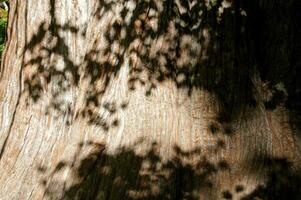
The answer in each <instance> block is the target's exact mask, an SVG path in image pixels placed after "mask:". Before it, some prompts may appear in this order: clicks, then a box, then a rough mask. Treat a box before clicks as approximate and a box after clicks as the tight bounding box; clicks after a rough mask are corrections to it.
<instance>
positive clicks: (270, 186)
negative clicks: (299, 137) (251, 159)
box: [242, 157, 301, 200]
mask: <svg viewBox="0 0 301 200" xmlns="http://www.w3.org/2000/svg"><path fill="white" fill-rule="evenodd" d="M258 162H259V163H261V164H262V166H263V172H264V174H263V175H264V176H265V177H266V181H265V184H264V185H260V186H258V187H257V188H256V189H255V190H254V191H253V192H252V193H251V194H249V195H247V196H245V197H243V198H242V200H255V199H264V200H265V199H268V200H276V199H277V200H286V199H294V200H297V199H301V173H300V170H296V169H294V168H293V167H292V163H290V162H289V161H288V160H287V159H286V158H271V157H261V158H260V157H259V158H256V163H258ZM254 167H258V166H254ZM254 171H255V169H254ZM255 173H256V171H255Z"/></svg>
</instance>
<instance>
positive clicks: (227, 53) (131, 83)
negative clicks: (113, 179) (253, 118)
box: [24, 0, 301, 132]
mask: <svg viewBox="0 0 301 200" xmlns="http://www.w3.org/2000/svg"><path fill="white" fill-rule="evenodd" d="M96 2H97V8H96V9H95V13H94V16H93V17H94V18H96V19H97V20H99V21H100V20H102V19H104V18H106V17H108V16H109V15H110V14H112V13H115V14H114V17H113V18H109V21H108V24H107V26H105V27H103V28H102V30H101V31H102V32H103V36H101V37H100V38H97V40H96V41H95V44H94V45H93V47H92V49H89V50H88V52H86V55H85V56H84V58H83V60H82V61H81V62H80V63H75V62H74V61H72V60H71V58H70V55H69V51H70V50H69V49H70V47H69V46H68V45H67V43H66V42H65V39H64V38H63V37H61V36H60V34H59V32H71V33H73V34H76V35H81V36H82V37H83V38H85V37H87V34H86V32H85V31H86V30H80V29H79V28H77V27H75V26H72V25H70V24H69V23H66V24H62V25H61V24H59V23H58V20H57V17H56V14H55V4H56V2H55V0H50V16H51V22H50V24H49V25H47V23H46V22H43V23H41V24H40V27H39V30H38V32H37V33H36V34H35V35H34V36H33V37H32V38H31V39H30V41H29V43H28V44H27V46H26V48H25V53H26V52H30V51H33V50H34V49H35V48H36V47H38V52H39V53H38V55H37V57H34V58H32V59H31V60H29V61H28V62H26V64H25V66H24V68H25V69H26V67H27V66H28V67H33V66H35V67H36V70H31V71H32V74H31V75H30V76H28V78H27V79H25V92H27V93H28V94H29V96H30V97H31V98H32V99H33V100H34V101H37V100H38V99H39V98H40V97H41V95H42V92H43V91H44V90H47V87H46V86H47V85H48V84H49V83H50V81H51V82H52V84H54V85H56V86H55V87H54V88H56V89H54V91H52V92H51V93H52V97H53V98H52V102H51V103H50V107H52V108H54V109H55V110H59V111H61V112H66V110H70V112H69V113H71V115H73V116H82V117H84V118H88V121H89V122H91V123H94V122H95V121H98V122H96V123H94V124H98V125H99V124H106V123H107V122H104V120H103V117H102V116H101V115H99V113H98V112H96V111H95V108H96V110H97V109H99V108H100V107H101V106H102V104H103V102H102V96H103V95H104V93H105V92H106V90H107V88H108V86H109V83H110V81H111V80H113V79H114V78H115V77H116V75H117V74H118V72H119V70H120V69H121V66H123V65H125V64H126V63H127V61H126V60H127V59H129V61H128V64H129V68H130V69H129V74H128V77H127V78H128V80H127V81H128V89H129V91H131V90H135V89H136V88H137V86H138V84H140V85H142V86H144V87H145V94H146V95H150V94H151V92H152V90H153V89H154V88H156V87H157V86H158V84H160V83H161V82H163V81H165V80H171V81H173V82H174V83H175V85H176V86H177V87H178V88H183V89H186V90H187V95H190V94H191V93H192V92H193V90H195V89H205V90H207V91H209V92H211V93H212V94H214V95H215V96H216V98H217V100H218V101H219V103H220V106H219V109H218V111H217V112H218V117H217V120H218V121H219V122H221V123H222V124H229V123H230V122H231V121H233V120H235V119H237V117H238V116H240V115H241V112H243V111H244V108H245V107H246V106H256V102H261V101H264V102H265V105H266V108H267V109H273V108H275V107H277V106H284V107H285V108H287V109H289V111H290V113H291V116H292V121H294V120H295V119H296V118H297V119H298V120H299V118H300V101H299V99H300V94H301V92H300V91H301V89H300V85H301V84H300V81H299V79H298V76H299V75H300V67H298V66H299V65H300V63H301V62H300V58H299V57H300V56H298V55H299V53H300V43H301V42H300V39H299V37H298V36H299V35H300V26H299V25H300V22H299V21H298V20H297V19H299V18H298V17H299V15H300V14H298V13H299V12H298V10H299V8H300V3H298V1H296V0H292V1H287V2H282V3H280V2H272V1H268V0H266V1H264V2H266V3H260V1H258V0H257V1H244V2H236V1H235V2H231V1H221V0H218V1H207V2H206V1H204V2H202V1H188V0H181V1H174V0H167V1H153V0H150V1H136V0H132V1H109V0H99V1H96ZM44 40H47V45H41V44H44V43H43V41H44ZM100 46H101V47H100ZM57 59H62V60H63V63H64V67H63V69H57V66H56V65H57V64H56V62H57ZM80 69H83V70H82V71H81V70H80ZM258 73H259V74H258ZM81 75H83V77H82V79H85V80H86V81H88V83H89V87H88V89H87V91H86V95H85V96H86V97H85V103H84V107H83V108H82V109H81V110H80V111H75V110H74V105H71V103H69V102H68V101H67V102H66V100H64V98H61V96H64V93H65V92H68V91H70V89H71V88H73V87H81V86H79V85H78V84H79V79H80V77H81ZM257 75H259V77H261V79H262V82H254V77H256V76H257ZM258 84H260V85H259V86H258ZM258 87H259V88H260V89H258ZM113 103H115V102H113ZM74 112H76V113H74ZM95 119H99V120H95ZM296 124H297V123H295V125H296ZM104 129H107V128H106V126H105V125H104ZM228 129H229V132H232V130H231V127H230V128H228Z"/></svg>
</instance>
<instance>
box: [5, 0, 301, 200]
mask: <svg viewBox="0 0 301 200" xmlns="http://www.w3.org/2000/svg"><path fill="white" fill-rule="evenodd" d="M101 4H102V1H96V0H93V1H92V0H91V1H84V0H72V1H70V0H64V1H55V0H50V1H46V0H44V1H37V0H22V1H19V0H12V1H10V6H11V7H10V16H9V28H8V43H7V48H6V50H5V54H4V57H3V64H2V66H1V74H0V75H1V80H0V147H1V154H0V168H1V174H0V199H3V200H6V199H7V200H11V199H61V198H63V199H68V198H71V199H77V198H78V199H93V198H95V199H107V198H108V199H123V198H133V199H135V198H137V199H139V198H141V199H147V198H149V199H155V197H156V194H161V193H162V195H166V196H163V197H165V199H167V197H169V198H171V199H177V198H179V199H185V198H189V197H190V198H191V199H193V198H194V199H223V198H224V197H225V196H226V197H227V194H228V193H226V192H225V191H229V192H231V193H232V197H233V199H239V198H241V197H243V196H245V195H248V194H250V193H252V192H253V191H254V190H255V189H256V187H257V186H258V185H259V184H262V183H264V182H265V179H266V176H265V175H266V174H267V172H266V166H265V164H263V163H261V162H262V161H261V160H260V159H262V157H265V156H270V157H272V158H287V159H288V160H289V161H292V162H293V163H294V166H295V167H296V169H297V166H298V162H299V158H300V157H299V153H298V152H299V150H298V149H299V146H298V139H296V138H294V137H295V136H294V131H295V130H293V129H292V128H291V125H290V124H289V123H288V121H289V116H288V113H287V110H286V109H284V108H281V107H278V108H277V109H276V110H274V111H268V110H266V109H265V107H264V105H263V104H262V102H261V101H260V97H258V99H257V101H258V102H259V103H258V105H257V106H254V107H251V106H246V107H245V108H244V109H243V112H241V113H240V114H239V116H238V117H236V118H235V119H234V120H233V121H232V122H231V133H228V132H229V130H228V128H227V126H228V125H227V124H223V123H221V122H219V121H218V120H217V118H218V114H219V110H221V109H223V108H222V107H223V106H225V105H223V106H221V105H220V102H219V101H218V98H217V96H216V95H215V94H214V93H212V92H210V91H207V90H206V89H204V88H194V89H193V90H192V92H191V94H190V95H188V90H189V88H178V87H177V86H176V83H175V81H174V80H173V79H168V78H167V79H166V80H164V81H163V82H159V81H157V80H154V81H152V80H149V79H148V78H149V74H150V73H157V71H156V70H155V71H153V72H152V71H151V70H150V71H148V70H147V68H142V72H141V73H140V74H139V78H140V79H141V81H140V82H139V81H134V83H129V79H130V78H132V77H133V68H135V67H133V65H135V62H138V61H135V59H134V63H133V61H132V60H131V59H130V56H129V54H130V52H129V51H123V49H122V47H118V44H116V45H115V46H114V45H113V44H111V45H108V44H107V43H109V42H108V41H106V39H105V34H106V31H107V30H111V31H113V29H111V28H110V26H112V25H114V22H115V21H117V22H118V20H120V16H119V14H118V13H120V10H121V9H122V7H123V6H126V7H128V9H133V8H134V7H135V5H134V3H133V2H132V3H131V1H130V2H128V3H125V4H122V3H120V4H119V5H117V6H116V5H113V8H114V9H112V11H105V10H104V9H105V8H104V7H102V5H101ZM114 6H115V7H114ZM226 7H227V6H226ZM225 9H226V8H225ZM143 17H145V16H141V18H143ZM129 23H130V22H129ZM134 23H135V28H137V29H139V27H140V25H141V21H140V22H139V20H137V21H135V22H134ZM151 23H153V22H151V21H150V24H151ZM150 26H151V25H150ZM105 30H106V31H105ZM124 31H126V30H124ZM121 32H122V31H121ZM172 32H173V30H172V28H171V29H170V32H169V33H166V35H165V36H162V38H158V39H157V41H156V42H154V43H153V44H152V45H154V47H153V48H155V49H156V48H159V49H160V50H162V51H164V48H167V49H168V48H169V46H168V44H165V43H164V40H165V39H166V40H168V39H169V38H170V39H171V40H172V39H173V33H172ZM110 34H114V33H110ZM202 34H204V38H207V39H208V37H209V36H207V34H208V33H207V32H206V30H205V29H204V30H203V33H202ZM121 37H122V36H121ZM209 40H210V39H208V41H206V40H205V42H204V43H203V45H206V42H209ZM182 43H183V45H185V43H188V46H189V45H190V46H189V48H192V49H193V48H194V49H196V52H197V53H198V54H199V55H203V56H204V57H206V49H205V47H204V46H199V47H194V46H193V45H194V41H193V38H189V37H187V38H183V40H182ZM191 43H192V44H191ZM106 45H107V46H109V48H110V49H109V51H110V55H108V54H106V53H105V48H106ZM131 45H132V46H131V47H130V46H128V48H133V49H135V48H138V49H139V41H138V42H136V43H135V42H134V41H133V42H132V44H131ZM196 45H198V44H196ZM139 51H143V49H139ZM114 52H117V53H116V54H114ZM120 52H121V53H120ZM116 55H120V56H122V57H123V59H122V61H120V60H118V59H119V58H116ZM182 56H183V58H181V57H180V58H179V62H183V63H184V64H185V62H197V61H194V60H193V58H191V57H189V56H187V57H188V60H185V52H184V53H183V54H182ZM106 61H108V62H112V63H114V62H115V63H116V62H120V63H119V64H118V65H116V66H115V67H116V69H112V70H110V69H109V70H107V69H106V70H98V71H93V68H92V71H88V72H87V69H88V68H89V66H92V67H96V68H97V67H105V62H106ZM162 62H163V63H164V61H162ZM97 63H98V64H97ZM184 64H183V65H184ZM112 65H114V64H112ZM179 65H181V63H180V64H179ZM177 78H178V79H181V76H179V77H177ZM48 79H49V81H48ZM151 79H152V78H151ZM143 80H144V81H143ZM253 81H254V84H255V85H256V87H257V89H258V91H259V92H258V94H259V95H261V94H262V92H260V90H261V89H262V88H263V83H262V82H261V81H260V80H258V78H257V77H255V78H253ZM131 84H134V85H135V88H131V87H133V86H132V85H131ZM154 85H155V87H154V88H152V87H153V86H154ZM149 88H152V90H151V91H149ZM97 92H98V93H97ZM237 92H238V93H239V92H240V91H237ZM89 96H90V97H94V98H96V100H93V99H92V100H91V99H90V101H89ZM226 106H227V105H226ZM234 109H235V108H234ZM238 109H239V108H238ZM97 116H98V117H97ZM229 129H230V128H229ZM155 143H156V145H154V144H155ZM103 146H105V147H104V149H103ZM175 146H177V148H175ZM152 148H153V151H156V152H157V153H155V154H156V155H158V159H157V160H156V162H157V163H161V165H159V164H157V165H158V166H157V168H156V170H152V169H151V167H149V168H148V167H147V165H148V164H147V163H148V162H151V160H152V159H151V157H149V156H150V154H146V153H149V149H152ZM95 149H96V150H95ZM95 151H96V153H95ZM93 152H94V154H93ZM123 152H124V154H122V153H123ZM185 152H186V153H185ZM188 152H190V153H188ZM91 155H92V156H91ZM102 155H103V157H102ZM89 156H90V157H91V158H90V157H89ZM93 156H94V157H93ZM114 156H115V157H114ZM88 158H89V159H90V161H89V160H88V161H87V159H88ZM256 158H258V159H257V160H256ZM85 159H86V161H87V166H86V168H85V167H83V166H82V164H83V163H84V161H85ZM176 159H179V160H181V161H175V160H176ZM83 160H84V161H83ZM199 161H202V162H199ZM170 162H171V163H172V164H171V166H170V165H167V164H166V163H170ZM99 163H100V164H99ZM98 164H99V166H98ZM197 164H198V165H197ZM145 166H146V167H145ZM160 166H161V168H162V169H161V168H160ZM162 166H163V167H162ZM164 167H165V168H164ZM185 167H186V168H185ZM189 167H190V168H189ZM206 167H208V168H209V169H207V168H206ZM136 168H138V169H136ZM110 169H111V170H113V169H114V170H115V171H114V172H112V171H111V172H106V170H108V171H110ZM79 170H82V171H85V170H86V171H87V172H86V171H85V172H81V173H79ZM97 170H98V171H97ZM135 170H136V171H135ZM160 170H161V171H160ZM168 170H170V171H172V172H175V174H173V175H172V176H174V177H176V178H175V179H177V177H179V176H181V173H183V176H188V177H190V176H191V177H190V178H191V179H192V181H191V182H190V181H187V180H186V179H185V178H179V180H180V181H177V180H176V181H173V180H172V181H170V180H169V179H172V178H173V177H172V176H171V177H168V173H170V172H168ZM185 170H188V171H189V170H190V172H188V173H187V171H185ZM99 171H101V172H99ZM89 172H91V174H92V175H90V176H88V175H89ZM114 173H115V174H114ZM143 173H145V174H148V175H149V174H151V175H149V179H147V181H145V180H144V179H143V178H141V177H143V176H142V175H143ZM158 173H159V174H160V173H162V174H165V175H164V176H163V177H165V178H166V177H167V178H166V180H167V181H166V182H164V181H163V180H162V181H161V179H162V177H161V178H160V176H159V175H158ZM83 174H84V175H83ZM108 174H109V175H108ZM106 175H107V176H106ZM91 176H95V180H93V178H92V179H91ZM87 177H89V178H87ZM108 177H109V178H108ZM135 177H136V178H135ZM151 177H153V180H152V178H151ZM96 179H97V180H96ZM111 179H112V180H111ZM163 179H164V178H163ZM194 179H201V184H199V183H194V182H198V181H200V180H198V181H195V180H194ZM87 180H88V181H91V182H87ZM113 180H114V181H113ZM164 180H165V179H164ZM193 180H194V181H193ZM118 181H119V182H118ZM143 181H145V182H144V183H143ZM151 181H153V182H151ZM169 181H170V182H169ZM185 181H186V182H185ZM202 181H203V182H202ZM161 182H162V183H161ZM178 182H179V183H178ZM169 183H172V184H170V186H164V184H169ZM188 183H189V184H191V186H186V184H188ZM81 184H83V185H84V184H86V185H85V186H83V187H82V186H81ZM89 184H90V185H89ZM95 184H99V188H97V187H96V189H95ZM118 184H119V185H118ZM143 184H144V185H143ZM162 184H163V185H162ZM194 184H195V185H194ZM74 186H78V187H74ZM169 187H170V188H169ZM181 187H182V188H184V189H182V190H181V189H179V188H181ZM187 187H188V188H187ZM189 187H191V188H189ZM72 188H75V189H76V190H75V191H72V190H71V189H72ZM166 188H169V190H166V191H163V192H162V190H163V189H166ZM239 188H240V189H241V190H242V192H240V190H239ZM80 189H82V191H80ZM177 190H180V191H181V192H183V193H181V194H180V193H179V195H180V196H178V197H175V196H172V195H176V194H178V193H177ZM235 190H238V191H239V192H236V191H235ZM165 193H166V194H165ZM89 195H91V196H89ZM97 195H98V196H97ZM152 195H154V196H152ZM168 195H169V196H168ZM185 195H186V196H185ZM228 196H229V195H228ZM163 197H162V198H163ZM157 198H159V197H157ZM163 199H164V198H163Z"/></svg>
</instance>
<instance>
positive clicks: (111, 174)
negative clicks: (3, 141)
mask: <svg viewBox="0 0 301 200" xmlns="http://www.w3.org/2000/svg"><path fill="white" fill-rule="evenodd" d="M89 145H91V146H93V147H94V148H95V150H94V151H93V152H92V153H90V154H89V155H87V156H85V157H84V158H83V159H82V160H80V163H79V166H77V165H74V163H66V162H60V163H59V164H58V165H57V167H56V168H55V169H54V171H53V172H51V173H50V176H49V177H48V178H46V179H45V181H44V182H43V185H44V186H45V192H46V193H45V195H46V197H49V198H51V199H52V198H55V199H56V198H58V199H175V200H176V199H199V195H200V192H201V193H204V194H208V195H209V194H210V191H214V190H215V189H216V188H215V187H216V186H215V184H214V179H212V177H213V176H214V174H216V173H217V172H218V171H222V170H228V169H229V165H228V164H227V162H226V161H224V160H217V161H212V160H210V156H207V155H206V156H204V155H202V154H201V149H199V148H197V149H194V150H191V151H183V150H181V149H180V148H179V147H177V146H175V147H174V156H173V158H172V159H170V160H168V161H162V158H161V157H160V156H159V154H158V148H157V147H158V145H156V144H153V145H152V147H151V148H150V149H149V150H148V151H147V153H145V154H143V155H140V154H137V153H135V151H134V150H133V149H128V148H121V149H119V151H118V153H116V154H114V155H110V154H107V153H106V151H105V146H104V145H101V144H95V143H93V142H90V143H89ZM80 148H81V146H80ZM216 148H217V149H220V148H219V147H218V146H216ZM208 155H209V154H208ZM210 155H211V154H210ZM77 156H79V155H77ZM66 168H70V169H71V170H73V171H75V176H76V178H75V180H78V181H77V182H76V183H75V184H73V185H72V186H70V187H68V188H65V189H64V191H63V195H62V196H59V197H58V196H56V195H57V194H59V191H57V190H56V189H57V188H56V186H57V185H60V184H59V183H57V182H51V181H52V180H51V177H53V176H54V175H55V174H57V173H60V171H61V170H64V169H66ZM40 171H42V172H43V173H45V170H40ZM47 181H48V182H47ZM208 195H207V196H208ZM205 196H206V195H205Z"/></svg>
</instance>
